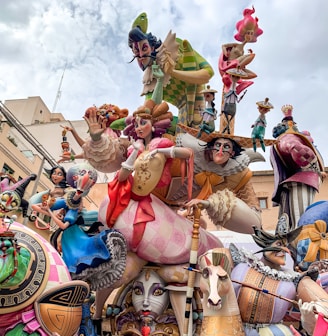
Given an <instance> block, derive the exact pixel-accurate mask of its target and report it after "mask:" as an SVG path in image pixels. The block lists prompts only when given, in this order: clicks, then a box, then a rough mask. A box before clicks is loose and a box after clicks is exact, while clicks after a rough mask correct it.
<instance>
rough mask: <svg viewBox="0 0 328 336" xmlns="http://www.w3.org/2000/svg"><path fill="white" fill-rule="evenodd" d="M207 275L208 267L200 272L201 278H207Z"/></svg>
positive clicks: (208, 273)
mask: <svg viewBox="0 0 328 336" xmlns="http://www.w3.org/2000/svg"><path fill="white" fill-rule="evenodd" d="M209 275H210V272H209V270H208V268H204V269H203V272H202V276H203V278H204V279H208V277H209Z"/></svg>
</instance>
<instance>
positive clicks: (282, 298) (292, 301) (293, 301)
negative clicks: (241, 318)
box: [231, 280, 298, 306]
mask: <svg viewBox="0 0 328 336" xmlns="http://www.w3.org/2000/svg"><path fill="white" fill-rule="evenodd" d="M231 281H232V282H235V283H237V284H239V285H242V286H244V287H248V288H251V289H254V290H256V291H258V292H262V293H264V294H269V295H272V296H274V297H276V298H279V299H281V300H285V301H287V302H290V303H292V304H294V305H296V306H298V302H297V301H295V300H291V299H288V298H286V297H284V296H281V295H278V294H275V293H271V292H269V291H268V290H267V289H265V288H259V287H256V286H253V285H251V284H248V283H245V282H241V281H238V280H231Z"/></svg>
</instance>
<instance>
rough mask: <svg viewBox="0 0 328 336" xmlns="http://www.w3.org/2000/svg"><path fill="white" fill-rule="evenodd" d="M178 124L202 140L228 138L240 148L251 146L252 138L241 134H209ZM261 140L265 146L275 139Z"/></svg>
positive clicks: (209, 140)
mask: <svg viewBox="0 0 328 336" xmlns="http://www.w3.org/2000/svg"><path fill="white" fill-rule="evenodd" d="M178 126H179V127H180V128H181V129H182V130H183V131H185V132H186V133H188V134H190V135H192V136H194V137H195V138H197V139H199V140H201V141H204V142H211V141H212V140H213V139H217V138H225V139H230V140H233V141H235V142H236V143H237V144H238V145H239V146H240V147H242V148H253V139H252V138H248V137H243V136H239V135H234V134H228V133H220V132H212V133H209V134H207V133H206V132H201V133H200V130H199V129H196V128H192V127H188V126H186V125H183V124H181V123H179V124H178ZM263 141H264V144H265V146H272V145H273V144H275V143H276V141H277V140H275V139H272V140H271V139H264V140H263ZM256 144H257V147H260V144H259V143H258V141H257V142H256Z"/></svg>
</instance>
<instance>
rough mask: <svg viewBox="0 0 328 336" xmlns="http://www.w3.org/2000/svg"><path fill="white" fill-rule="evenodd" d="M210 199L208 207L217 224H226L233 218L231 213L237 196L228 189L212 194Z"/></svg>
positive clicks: (209, 213) (208, 211)
mask: <svg viewBox="0 0 328 336" xmlns="http://www.w3.org/2000/svg"><path fill="white" fill-rule="evenodd" d="M208 201H209V203H210V206H209V207H208V208H207V209H206V211H207V213H208V215H209V216H210V218H211V219H212V221H213V223H214V224H215V225H221V226H224V225H225V224H226V223H227V222H228V221H229V219H230V218H231V213H232V210H233V208H234V206H235V205H236V196H235V195H234V193H233V192H232V191H230V190H228V189H224V190H222V191H217V192H215V193H214V194H212V195H211V196H210V197H209V198H208Z"/></svg>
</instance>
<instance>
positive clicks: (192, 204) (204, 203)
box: [185, 198, 210, 209]
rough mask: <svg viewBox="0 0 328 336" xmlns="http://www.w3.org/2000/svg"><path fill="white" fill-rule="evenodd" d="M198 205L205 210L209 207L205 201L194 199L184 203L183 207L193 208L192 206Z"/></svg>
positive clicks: (208, 203)
mask: <svg viewBox="0 0 328 336" xmlns="http://www.w3.org/2000/svg"><path fill="white" fill-rule="evenodd" d="M198 204H200V205H201V206H202V207H203V208H204V209H206V208H208V207H209V205H210V202H209V201H206V200H202V199H198V198H195V199H192V200H191V201H189V202H187V203H185V206H187V207H193V206H194V205H198Z"/></svg>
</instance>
